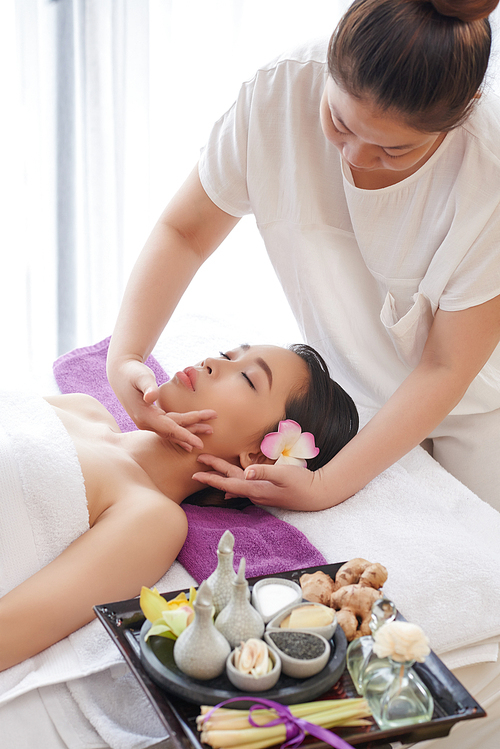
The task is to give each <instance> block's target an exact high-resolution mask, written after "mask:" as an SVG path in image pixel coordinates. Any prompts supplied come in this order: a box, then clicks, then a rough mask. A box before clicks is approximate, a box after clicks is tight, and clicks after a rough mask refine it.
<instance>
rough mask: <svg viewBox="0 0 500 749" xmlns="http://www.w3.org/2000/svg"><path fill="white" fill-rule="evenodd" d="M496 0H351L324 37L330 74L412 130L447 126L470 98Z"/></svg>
mask: <svg viewBox="0 0 500 749" xmlns="http://www.w3.org/2000/svg"><path fill="white" fill-rule="evenodd" d="M498 2H499V0H432V1H430V0H354V2H353V3H352V5H351V6H350V7H349V8H348V9H347V11H346V12H345V13H344V15H343V16H342V18H341V20H340V22H339V24H338V26H337V28H336V29H335V31H334V33H333V36H332V38H331V40H330V46H329V49H328V69H329V71H330V75H331V76H332V78H333V80H334V81H335V82H336V83H337V84H338V85H339V86H340V87H341V88H342V89H343V90H344V91H346V92H347V93H348V94H350V95H352V96H354V97H355V98H360V99H367V100H368V101H370V102H371V103H373V104H375V105H376V106H377V107H378V108H379V109H380V110H381V111H382V112H387V113H388V116H392V117H394V116H396V117H399V118H401V119H402V120H403V121H404V122H405V123H406V124H407V125H408V126H409V127H412V128H414V129H415V130H419V131H421V132H426V133H443V132H447V131H449V130H452V129H453V128H455V127H458V125H460V124H461V123H462V122H463V121H464V120H465V119H466V118H467V117H468V116H469V114H470V112H471V111H472V110H473V108H474V106H475V103H476V101H477V94H478V92H479V91H480V89H481V86H482V84H483V80H484V77H485V74H486V69H487V67H488V60H489V56H490V50H491V25H490V22H489V19H488V17H487V16H488V15H489V14H490V13H491V11H492V10H494V9H495V7H496V6H497V4H498Z"/></svg>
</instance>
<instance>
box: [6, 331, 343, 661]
mask: <svg viewBox="0 0 500 749" xmlns="http://www.w3.org/2000/svg"><path fill="white" fill-rule="evenodd" d="M46 401H47V402H48V403H49V404H50V405H51V406H52V407H53V409H54V411H55V413H56V414H57V416H58V417H59V419H60V420H61V422H62V424H63V425H64V427H65V429H66V430H67V432H68V434H69V436H70V438H71V440H72V442H73V444H74V447H75V449H76V454H77V457H78V461H79V463H80V466H81V471H82V474H83V479H84V482H85V492H86V497H87V503H88V515H89V525H90V528H89V530H88V531H86V532H84V533H83V534H82V535H80V536H79V538H77V539H76V540H74V541H73V542H72V543H70V544H69V545H68V546H67V548H66V549H65V550H64V551H63V552H62V553H61V554H60V555H59V556H57V557H56V558H55V559H54V560H53V561H52V562H50V563H49V564H47V565H46V566H45V567H43V568H42V569H40V570H39V571H38V572H36V573H35V574H33V575H32V576H31V577H28V579H26V580H25V581H24V582H22V583H21V584H19V585H17V587H14V588H13V589H12V590H10V592H8V593H7V594H6V595H4V596H3V598H1V599H0V670H3V669H6V668H9V667H10V666H13V665H15V664H16V663H20V662H21V661H23V660H25V659H26V658H29V657H31V656H32V655H35V654H36V653H38V652H40V651H41V650H43V649H45V648H47V647H48V646H50V645H52V644H54V643H55V642H58V641H59V640H60V639H62V638H63V637H66V636H67V635H69V634H70V633H71V632H74V631H75V630H76V629H78V628H79V627H81V626H83V625H84V624H86V623H88V622H89V621H90V620H91V619H92V618H93V610H92V607H93V606H94V605H96V604H99V603H103V602H105V601H115V600H120V599H125V598H130V597H133V596H136V595H138V594H139V591H140V588H141V586H142V585H147V586H151V585H154V584H155V583H156V582H157V581H158V580H159V578H160V577H161V576H162V575H163V574H164V573H165V572H166V571H167V569H168V568H169V567H170V565H171V564H172V563H173V561H174V560H175V558H176V556H177V554H178V553H179V551H180V549H181V547H182V545H183V543H184V540H185V538H186V533H187V519H186V516H185V513H184V511H183V510H182V509H181V507H180V505H181V502H182V501H183V500H184V499H185V498H186V497H188V496H189V495H191V494H193V493H194V492H196V491H198V490H199V489H200V484H199V483H198V482H196V481H195V480H194V479H193V478H192V477H193V474H194V473H196V472H197V471H200V464H199V463H197V457H198V455H199V453H200V452H201V450H197V449H195V450H191V451H186V449H183V448H182V447H181V446H179V445H177V444H174V443H172V442H168V441H166V440H165V439H164V438H161V437H159V436H158V435H157V434H155V433H154V432H148V431H134V432H126V433H122V432H120V429H119V428H118V426H117V423H116V421H115V420H114V418H113V417H112V416H111V415H110V414H109V413H108V411H107V410H106V409H105V408H104V407H103V406H102V405H101V404H100V403H99V402H98V401H96V400H95V399H94V398H92V397H90V396H87V395H81V394H75V395H60V396H53V397H49V398H46ZM158 404H159V406H160V407H161V408H162V409H163V410H164V411H165V412H167V413H169V414H171V413H172V412H173V417H174V418H176V419H178V420H179V423H182V424H183V426H187V427H190V428H191V430H192V431H194V432H197V433H198V434H203V439H204V443H205V444H204V448H203V449H204V451H205V452H206V451H208V452H210V453H211V454H212V455H214V456H217V457H220V458H222V459H224V460H225V461H228V462H230V463H232V464H233V465H234V466H235V471H240V470H241V469H242V468H245V467H246V466H247V465H250V464H251V463H256V462H261V461H265V460H268V459H267V458H266V457H265V456H264V455H263V454H262V453H261V451H260V444H261V441H262V439H263V437H264V436H265V434H266V433H268V432H273V431H276V430H277V426H278V422H279V421H280V420H283V419H293V420H295V421H297V422H298V423H299V424H300V426H301V428H302V430H303V431H307V432H312V434H313V435H314V437H315V442H316V446H317V447H319V449H320V452H319V455H318V456H317V457H316V458H313V459H312V460H311V461H310V462H309V464H308V467H309V468H310V469H312V470H315V469H317V468H320V467H321V466H322V465H324V464H325V463H327V462H328V461H329V460H331V458H332V457H333V456H334V455H335V454H336V453H337V452H338V451H339V450H340V449H341V448H342V447H343V445H345V444H346V443H347V442H348V441H349V440H350V439H351V438H352V437H353V436H354V435H355V433H356V431H357V428H358V415H357V412H356V407H355V405H354V403H353V401H352V400H351V398H350V397H349V396H348V395H347V394H346V393H345V392H344V391H343V390H342V388H341V387H340V386H339V385H337V384H336V383H335V382H333V381H332V380H331V379H330V377H329V375H328V370H327V368H326V365H325V363H324V361H323V360H322V359H321V357H320V356H319V355H318V354H317V353H316V352H315V351H314V350H313V349H311V348H310V347H308V346H303V345H299V346H293V347H291V348H290V349H284V348H279V347H275V346H240V347H237V348H235V349H234V350H232V351H229V352H228V353H225V354H221V356H220V357H219V358H216V359H212V358H209V359H205V360H204V361H202V362H201V363H199V364H198V365H196V366H195V367H188V368H186V370H184V372H178V373H177V374H176V375H175V376H174V377H173V378H172V380H170V381H169V382H167V383H165V384H164V385H162V386H161V388H160V394H159V398H158ZM207 406H208V408H209V409H210V410H206V409H207ZM202 407H203V409H205V410H203V411H202V410H200V409H201V408H202ZM180 414H181V415H183V416H179V415H180ZM56 490H57V487H56V486H54V492H55V491H56ZM1 582H2V581H1V580H0V583H1Z"/></svg>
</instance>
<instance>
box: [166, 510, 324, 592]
mask: <svg viewBox="0 0 500 749" xmlns="http://www.w3.org/2000/svg"><path fill="white" fill-rule="evenodd" d="M183 508H184V510H185V511H186V515H187V517H188V522H189V530H188V535H187V539H186V542H185V544H184V546H183V547H182V549H181V552H180V554H179V556H178V559H179V562H180V563H181V564H182V565H184V567H185V568H186V569H187V571H188V572H189V573H190V574H191V575H192V576H193V577H194V579H195V580H196V581H197V582H199V583H201V582H202V580H205V579H206V578H207V577H208V576H209V575H210V574H211V573H212V572H213V571H214V569H215V567H216V566H217V544H218V543H219V540H220V537H221V536H222V534H223V533H224V531H225V530H226V529H229V530H230V531H231V533H232V534H233V535H234V567H235V570H237V569H238V564H239V562H240V559H241V557H245V560H246V577H258V576H259V575H269V574H275V573H277V572H287V571H288V570H296V569H303V568H304V567H316V566H318V565H320V564H326V559H325V558H324V557H323V555H322V554H320V552H319V551H318V550H317V549H316V547H315V546H313V545H312V544H311V543H310V542H309V541H308V540H307V538H306V537H305V536H304V534H303V533H301V532H300V531H299V530H297V528H295V527H294V526H293V525H289V523H285V522H284V521H283V520H280V519H279V518H275V517H274V515H270V514H269V512H266V510H263V509H262V508H261V507H246V508H245V509H244V510H226V509H224V508H223V507H198V506H197V505H183Z"/></svg>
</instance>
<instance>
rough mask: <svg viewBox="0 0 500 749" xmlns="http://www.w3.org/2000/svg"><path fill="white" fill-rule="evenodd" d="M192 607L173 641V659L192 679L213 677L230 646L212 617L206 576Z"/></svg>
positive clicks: (210, 596) (217, 674) (220, 671)
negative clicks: (191, 613)
mask: <svg viewBox="0 0 500 749" xmlns="http://www.w3.org/2000/svg"><path fill="white" fill-rule="evenodd" d="M193 608H194V611H195V617H194V620H193V622H192V623H191V624H190V625H189V626H188V627H186V629H185V630H184V632H181V634H180V635H179V637H178V638H177V640H176V641H175V644H174V650H173V655H174V661H175V664H176V666H177V667H178V668H180V670H181V671H182V672H183V673H185V674H186V675H187V676H191V677H192V678H193V679H201V680H202V681H203V680H206V679H215V677H216V676H219V675H220V674H221V673H222V672H223V671H224V669H225V667H226V659H227V657H228V655H229V653H230V652H231V648H230V646H229V643H228V641H227V640H226V638H225V637H224V636H223V635H222V634H221V633H220V632H219V631H218V630H217V629H216V628H215V626H214V623H213V621H212V612H213V605H212V592H211V590H210V586H209V585H208V583H207V581H206V580H204V581H203V582H202V584H201V585H200V587H199V588H198V593H197V596H196V600H195V602H194V604H193Z"/></svg>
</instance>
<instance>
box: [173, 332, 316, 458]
mask: <svg viewBox="0 0 500 749" xmlns="http://www.w3.org/2000/svg"><path fill="white" fill-rule="evenodd" d="M307 378H308V368H307V365H306V363H305V362H304V361H303V360H302V359H301V358H300V356H298V355H297V354H295V353H293V352H292V351H288V350H287V349H284V348H280V347H279V346H239V347H238V348H235V349H232V350H231V351H227V352H226V353H224V354H221V356H220V357H218V358H213V359H212V358H208V359H204V360H203V361H202V362H200V363H199V364H197V365H196V366H194V367H186V369H185V370H184V371H183V372H177V374H176V375H175V376H174V377H173V378H172V379H171V380H170V381H169V382H167V383H165V384H164V385H162V386H161V387H160V396H159V398H158V403H159V405H160V406H161V408H163V409H164V410H165V411H167V412H169V411H175V412H178V413H184V412H186V411H198V410H201V409H203V408H213V409H214V410H215V411H216V412H217V419H215V420H213V421H212V422H211V425H212V427H213V429H214V433H213V434H212V435H209V436H205V435H203V437H202V439H203V442H204V445H205V452H207V453H211V454H212V455H217V456H218V457H221V458H225V459H226V460H232V459H234V458H236V457H237V456H238V455H240V454H241V453H242V452H245V451H248V450H250V451H253V450H258V447H259V445H260V440H261V439H262V435H263V433H264V431H265V430H266V429H267V428H268V427H269V426H270V425H273V424H276V423H277V422H278V421H279V420H280V419H282V418H283V417H284V413H285V404H286V402H287V400H288V398H289V397H290V394H291V393H292V392H293V391H295V390H297V389H299V390H300V389H301V388H302V387H303V386H304V384H305V383H306V382H307Z"/></svg>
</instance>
